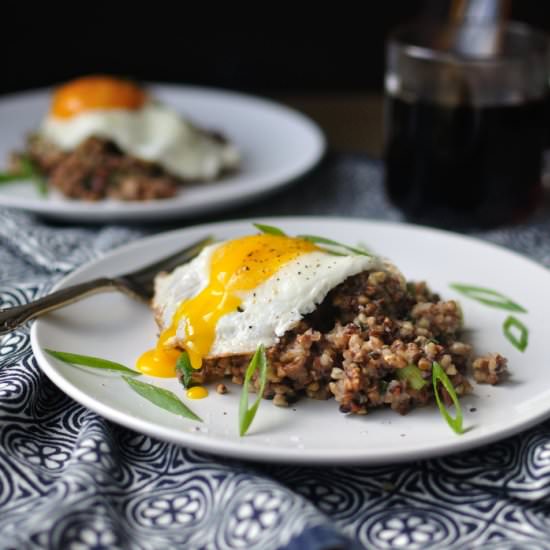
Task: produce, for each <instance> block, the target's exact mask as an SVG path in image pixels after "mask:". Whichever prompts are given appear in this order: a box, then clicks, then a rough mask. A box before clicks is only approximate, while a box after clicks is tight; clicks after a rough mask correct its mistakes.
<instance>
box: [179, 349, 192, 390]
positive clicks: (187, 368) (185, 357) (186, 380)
mask: <svg viewBox="0 0 550 550" xmlns="http://www.w3.org/2000/svg"><path fill="white" fill-rule="evenodd" d="M176 370H177V371H178V372H179V373H180V374H181V377H180V381H181V383H182V385H183V387H184V388H190V387H191V385H192V380H191V378H192V374H193V367H192V366H191V361H190V359H189V354H188V353H187V352H186V351H182V353H181V355H180V356H179V357H178V360H177V362H176Z"/></svg>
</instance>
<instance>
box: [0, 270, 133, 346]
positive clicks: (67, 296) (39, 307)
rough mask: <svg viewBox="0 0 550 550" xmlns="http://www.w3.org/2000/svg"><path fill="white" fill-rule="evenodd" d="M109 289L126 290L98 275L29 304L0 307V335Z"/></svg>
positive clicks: (114, 280) (118, 282)
mask: <svg viewBox="0 0 550 550" xmlns="http://www.w3.org/2000/svg"><path fill="white" fill-rule="evenodd" d="M109 290H126V289H125V288H124V285H123V284H121V282H120V281H118V280H117V279H110V278H108V277H100V278H98V279H93V280H91V281H87V282H85V283H80V284H77V285H73V286H69V287H67V288H62V289H61V290H58V291H56V292H52V293H51V294H48V295H47V296H44V297H43V298H39V299H38V300H35V301H34V302H31V303H30V304H24V305H22V306H15V307H10V308H8V309H0V335H2V334H7V333H8V332H11V331H12V330H14V329H16V328H17V327H19V326H21V325H22V324H23V323H25V322H27V321H30V320H31V319H34V318H35V317H38V316H39V315H43V314H44V313H48V312H49V311H53V310H55V309H59V308H60V307H63V306H66V305H69V304H72V303H73V302H77V301H78V300H81V299H82V298H85V297H86V296H90V295H92V294H96V293H97V292H105V291H109Z"/></svg>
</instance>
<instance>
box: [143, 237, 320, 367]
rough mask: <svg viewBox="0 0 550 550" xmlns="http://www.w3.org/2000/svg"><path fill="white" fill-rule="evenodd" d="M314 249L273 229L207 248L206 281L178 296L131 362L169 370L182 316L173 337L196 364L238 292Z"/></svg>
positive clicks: (173, 362) (232, 307)
mask: <svg viewBox="0 0 550 550" xmlns="http://www.w3.org/2000/svg"><path fill="white" fill-rule="evenodd" d="M314 250H317V247H316V246H315V245H314V244H312V243H311V242H308V241H306V240H303V239H299V238H292V237H286V236H279V235H267V234H262V235H251V236H248V237H243V238H240V239H235V240H232V241H227V242H226V243H224V244H222V245H221V246H219V247H218V248H216V249H215V251H214V252H213V255H212V258H211V263H210V274H209V281H208V284H207V286H206V287H205V288H204V289H203V290H202V291H201V292H199V293H198V294H197V295H196V296H194V297H193V298H191V299H189V300H186V301H184V302H182V303H181V304H180V305H179V307H178V309H177V311H176V313H175V315H174V317H173V319H172V324H171V326H170V327H169V328H167V329H166V330H165V331H163V332H162V333H161V335H160V337H159V340H158V343H157V346H156V348H154V349H153V350H150V351H147V352H145V353H144V354H143V355H142V356H141V357H140V358H139V359H138V362H137V368H138V370H140V371H141V372H143V373H145V374H150V375H152V376H166V377H170V376H175V375H176V368H175V365H176V361H177V358H178V355H179V353H180V352H178V351H176V350H174V349H173V345H174V342H175V337H176V331H177V329H178V326H179V325H180V322H182V321H183V322H184V326H185V339H184V340H183V342H179V345H180V346H183V348H185V350H186V351H187V353H188V354H189V359H190V361H191V366H192V367H193V368H195V369H198V368H200V367H201V365H202V360H203V358H204V357H206V356H207V355H208V353H209V351H210V348H211V347H212V344H213V343H214V340H215V337H216V325H217V323H218V320H219V319H220V318H221V317H222V316H223V315H226V314H228V313H231V312H233V311H235V310H237V308H238V307H239V305H240V304H241V299H240V298H239V293H240V292H242V291H250V290H253V289H255V288H257V287H258V286H259V285H261V284H262V283H263V282H265V281H266V280H267V279H269V278H270V277H271V276H273V275H274V274H275V273H276V272H277V271H278V270H279V269H281V268H282V267H283V266H284V265H285V264H287V263H288V262H290V261H292V260H294V259H296V258H298V257H299V256H301V255H302V254H306V253H308V252H312V251H314Z"/></svg>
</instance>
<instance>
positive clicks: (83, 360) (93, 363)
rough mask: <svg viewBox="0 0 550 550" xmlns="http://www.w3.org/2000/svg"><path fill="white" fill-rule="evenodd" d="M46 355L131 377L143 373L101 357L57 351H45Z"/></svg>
mask: <svg viewBox="0 0 550 550" xmlns="http://www.w3.org/2000/svg"><path fill="white" fill-rule="evenodd" d="M44 351H45V352H46V353H48V354H49V355H51V356H52V357H55V358H56V359H59V360H60V361H64V362H65V363H70V364H73V365H79V366H83V367H91V368H93V369H104V370H109V371H114V372H122V373H124V374H127V375H130V376H140V375H141V372H138V371H137V370H132V369H129V368H128V367H125V366H124V365H121V364H120V363H115V362H114V361H109V360H108V359H101V358H100V357H94V356H92V355H79V354H77V353H67V352H65V351H55V350H53V349H45V350H44Z"/></svg>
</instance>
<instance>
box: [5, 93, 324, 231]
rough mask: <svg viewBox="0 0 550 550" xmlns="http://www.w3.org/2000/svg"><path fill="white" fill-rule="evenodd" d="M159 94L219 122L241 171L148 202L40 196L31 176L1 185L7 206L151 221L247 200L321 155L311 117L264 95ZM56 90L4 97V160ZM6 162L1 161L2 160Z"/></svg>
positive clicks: (215, 126) (210, 123)
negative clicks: (239, 159) (232, 145)
mask: <svg viewBox="0 0 550 550" xmlns="http://www.w3.org/2000/svg"><path fill="white" fill-rule="evenodd" d="M148 89H149V90H150V91H151V93H152V95H153V97H155V98H157V99H159V100H161V101H162V102H164V103H166V104H167V105H170V106H171V107H173V108H175V109H176V110H177V111H179V112H180V113H182V114H183V115H185V116H187V117H188V118H189V119H190V120H193V121H195V122H196V123H197V124H198V125H199V126H202V127H204V128H208V129H212V130H219V131H220V132H222V133H223V134H225V135H226V136H227V137H228V138H229V139H231V140H232V141H233V142H234V143H235V145H236V146H237V148H238V149H239V151H240V152H241V153H242V158H243V160H242V166H241V169H240V170H239V172H237V173H235V174H234V175H231V176H228V177H226V178H223V179H222V180H219V181H216V182H212V183H207V184H203V185H194V186H189V187H183V188H182V189H181V191H180V192H179V193H178V195H176V196H175V197H173V198H170V199H163V200H157V201H148V202H124V201H114V200H105V201H99V202H93V203H90V202H85V201H76V200H69V199H66V198H64V197H62V196H61V195H60V194H59V193H57V192H55V191H53V192H50V194H49V196H48V197H41V196H40V195H39V194H38V193H37V192H36V191H35V188H34V187H33V185H32V184H31V183H30V182H29V183H11V184H3V185H2V186H0V206H9V207H15V208H21V209H25V210H29V211H32V212H36V213H38V214H42V215H46V216H48V217H50V218H57V219H62V220H67V221H74V222H102V223H103V222H116V221H119V222H121V221H134V222H136V221H138V222H148V221H155V220H161V221H165V220H167V219H170V218H175V217H178V218H187V217H196V216H197V215H198V214H203V213H205V212H210V211H215V210H222V209H225V208H228V207H229V206H234V205H237V204H241V203H244V202H246V201H249V200H252V199H254V198H257V197H259V196H263V195H266V194H267V193H269V192H271V191H274V190H275V189H278V188H279V187H281V186H284V185H286V184H288V183H290V182H291V181H293V180H295V179H296V178H298V177H299V176H301V175H302V174H304V173H305V172H307V171H308V170H309V169H311V168H312V167H313V166H314V165H315V164H316V163H317V162H318V161H319V159H320V158H321V156H322V155H323V152H324V149H325V140H324V137H323V134H322V132H321V131H320V130H319V128H318V127H317V126H316V125H315V124H314V123H313V122H312V121H311V120H309V119H308V118H307V117H305V116H304V115H302V114H300V113H298V112H297V111H293V110H292V109H289V108H287V107H284V106H283V105H279V104H277V103H274V102H271V101H267V100H264V99H260V98H256V97H252V96H248V95H244V94H240V93H235V92H229V91H224V90H214V89H208V88H198V87H192V86H170V85H160V84H157V85H152V86H149V87H148ZM49 102H50V91H47V90H44V91H37V92H26V93H22V94H17V95H13V96H9V97H6V98H2V99H0V167H1V166H5V164H6V162H7V157H8V154H9V153H10V152H11V151H14V150H17V149H21V147H22V146H23V143H24V138H25V135H26V134H27V133H28V132H31V131H33V130H34V129H36V128H37V127H38V125H39V124H40V121H41V119H42V118H43V117H44V115H45V114H46V113H47V111H48V109H49ZM0 170H1V168H0Z"/></svg>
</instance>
